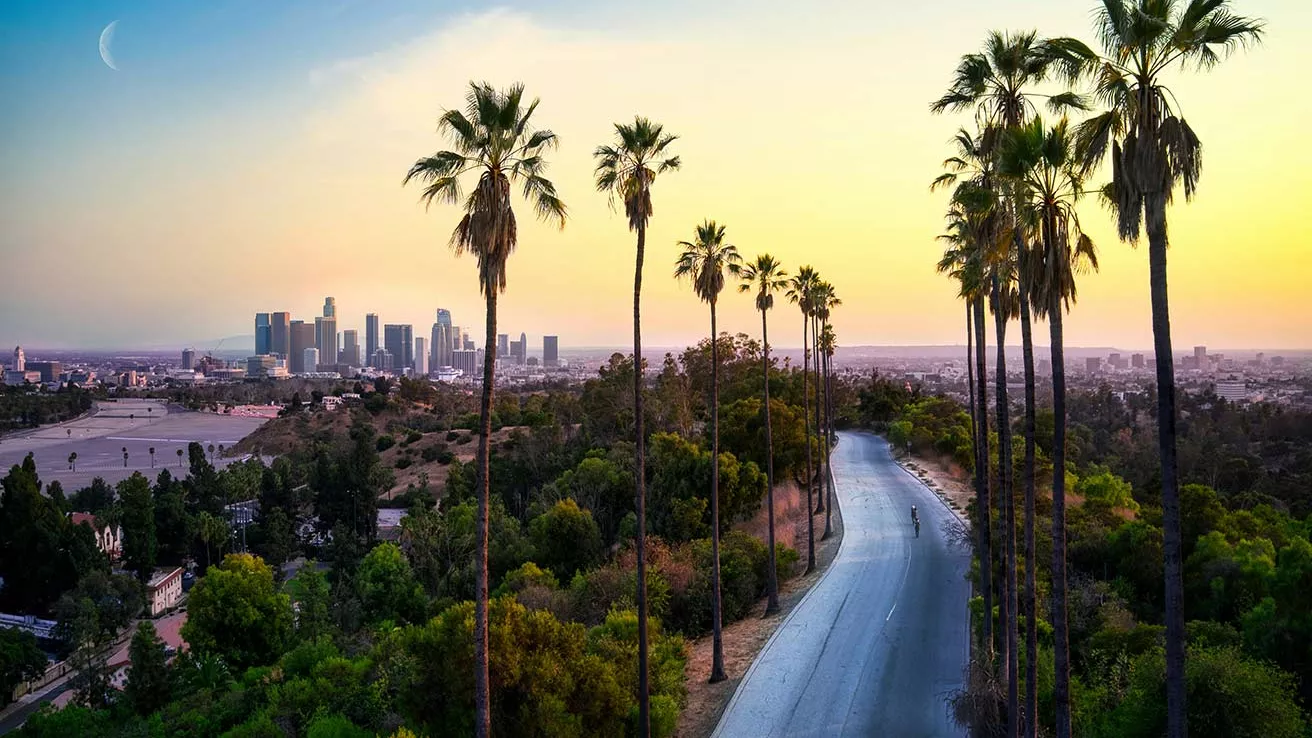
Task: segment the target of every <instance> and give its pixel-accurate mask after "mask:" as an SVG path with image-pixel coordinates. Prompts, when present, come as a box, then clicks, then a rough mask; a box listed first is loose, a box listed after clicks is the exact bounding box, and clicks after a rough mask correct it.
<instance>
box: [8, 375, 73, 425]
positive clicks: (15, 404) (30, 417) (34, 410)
mask: <svg viewBox="0 0 1312 738" xmlns="http://www.w3.org/2000/svg"><path fill="white" fill-rule="evenodd" d="M94 398H95V394H94V393H93V392H91V391H88V390H84V389H82V388H80V387H78V386H76V385H73V384H71V383H70V384H69V385H68V386H61V387H59V389H57V390H55V391H54V392H49V391H46V390H44V389H42V388H40V387H34V386H30V385H0V433H4V432H5V431H10V430H15V429H18V428H35V427H37V426H39V425H43V424H46V423H59V422H62V421H65V420H71V419H73V418H75V417H77V416H79V415H81V414H82V413H85V412H86V411H88V410H90V409H91V401H92V400H93V399H94Z"/></svg>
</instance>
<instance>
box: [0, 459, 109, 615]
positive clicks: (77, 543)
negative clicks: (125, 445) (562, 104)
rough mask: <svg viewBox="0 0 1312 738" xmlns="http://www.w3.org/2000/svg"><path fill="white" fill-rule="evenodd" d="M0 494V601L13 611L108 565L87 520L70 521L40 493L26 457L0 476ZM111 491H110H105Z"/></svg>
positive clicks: (40, 602) (45, 600)
mask: <svg viewBox="0 0 1312 738" xmlns="http://www.w3.org/2000/svg"><path fill="white" fill-rule="evenodd" d="M3 489H4V491H3V493H2V494H0V577H3V578H4V581H5V586H4V587H3V588H0V603H3V605H4V607H5V609H7V610H9V611H11V612H13V611H17V612H31V611H42V610H45V609H48V608H49V607H50V606H51V605H52V604H54V602H55V601H56V600H58V599H59V597H60V595H61V594H62V593H64V592H66V591H68V590H70V589H72V588H73V587H74V586H75V585H76V584H77V582H78V580H79V578H80V577H82V576H84V575H86V574H88V573H90V572H92V571H95V570H103V571H107V570H108V562H107V561H106V560H105V557H104V555H103V554H102V553H101V552H100V551H99V550H98V549H97V548H96V544H95V537H94V534H93V533H92V531H91V527H90V526H88V525H80V524H79V525H75V524H73V523H72V522H71V521H70V520H69V519H68V518H67V517H65V516H64V515H63V513H62V512H61V511H60V509H59V508H58V507H56V505H55V504H54V502H53V501H52V500H51V499H50V498H47V497H46V496H45V495H42V494H41V480H40V479H39V478H38V477H37V473H36V464H35V462H33V461H32V459H31V457H30V456H29V457H28V458H27V459H26V460H24V462H23V464H22V465H21V466H14V467H13V468H11V469H10V471H9V474H7V475H5V477H4V479H3ZM111 495H112V492H111Z"/></svg>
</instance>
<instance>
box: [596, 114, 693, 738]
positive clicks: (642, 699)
mask: <svg viewBox="0 0 1312 738" xmlns="http://www.w3.org/2000/svg"><path fill="white" fill-rule="evenodd" d="M676 140H678V136H675V135H674V134H671V133H666V132H665V129H664V128H663V127H662V126H661V125H660V124H659V123H653V122H652V121H650V120H648V119H646V118H643V117H635V118H634V119H633V123H632V124H625V123H616V124H615V141H614V143H612V144H607V145H603V146H598V147H597V149H596V150H595V151H594V152H593V157H594V158H595V159H596V160H597V168H596V172H595V175H596V181H597V191H598V192H605V193H607V194H608V195H610V198H611V203H612V204H614V203H615V201H616V200H620V201H622V202H623V203H624V214H625V216H627V217H628V220H629V230H631V231H635V232H637V234H638V255H637V262H636V265H635V266H634V270H633V426H634V427H633V443H634V457H635V460H634V489H635V490H636V499H635V504H636V507H637V515H638V532H637V536H636V539H637V540H636V541H635V543H636V548H637V553H638V595H637V603H635V604H636V605H637V608H638V732H639V734H640V735H641V736H643V738H645V737H646V736H649V735H651V717H650V712H651V709H650V702H649V692H650V690H649V688H648V665H647V661H648V654H647V650H648V644H647V451H646V449H647V446H646V444H647V441H646V436H645V435H644V433H643V418H642V385H643V381H642V378H643V373H642V260H643V255H644V252H645V250H646V247H647V221H649V220H650V219H651V215H652V204H651V186H652V184H653V183H655V181H656V175H657V174H661V173H663V172H667V171H672V170H675V169H678V168H679V166H680V161H679V157H677V156H670V155H669V154H667V153H666V149H668V148H669V147H670V144H672V143H674V142H675V141H676Z"/></svg>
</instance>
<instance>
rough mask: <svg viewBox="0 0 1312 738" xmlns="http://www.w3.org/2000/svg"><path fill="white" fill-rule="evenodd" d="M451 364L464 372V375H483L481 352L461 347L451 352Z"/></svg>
mask: <svg viewBox="0 0 1312 738" xmlns="http://www.w3.org/2000/svg"><path fill="white" fill-rule="evenodd" d="M452 358H453V361H454V362H455V363H454V364H453V365H452V366H453V367H454V368H456V369H459V370H460V371H462V372H464V373H465V376H466V377H481V376H483V352H482V351H467V350H465V349H461V350H459V351H455V352H453V357H452Z"/></svg>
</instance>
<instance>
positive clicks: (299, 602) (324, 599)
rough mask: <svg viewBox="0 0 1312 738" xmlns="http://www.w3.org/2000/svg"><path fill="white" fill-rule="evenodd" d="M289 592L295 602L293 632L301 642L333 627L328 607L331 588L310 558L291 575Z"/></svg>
mask: <svg viewBox="0 0 1312 738" xmlns="http://www.w3.org/2000/svg"><path fill="white" fill-rule="evenodd" d="M289 591H290V592H291V593H292V600H293V601H294V602H295V603H296V635H297V637H298V638H300V640H301V641H302V642H307V641H310V642H312V641H317V640H318V639H319V638H321V637H323V636H326V635H328V634H329V632H330V630H331V629H332V615H331V614H330V613H329V607H330V604H331V601H332V590H331V588H330V587H329V586H328V577H327V576H325V575H324V573H323V572H322V571H319V567H318V566H317V565H316V564H315V562H313V561H307V562H305V563H304V564H302V565H301V568H300V569H299V570H297V572H296V576H295V577H293V578H292V580H291V583H290V587H289Z"/></svg>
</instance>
